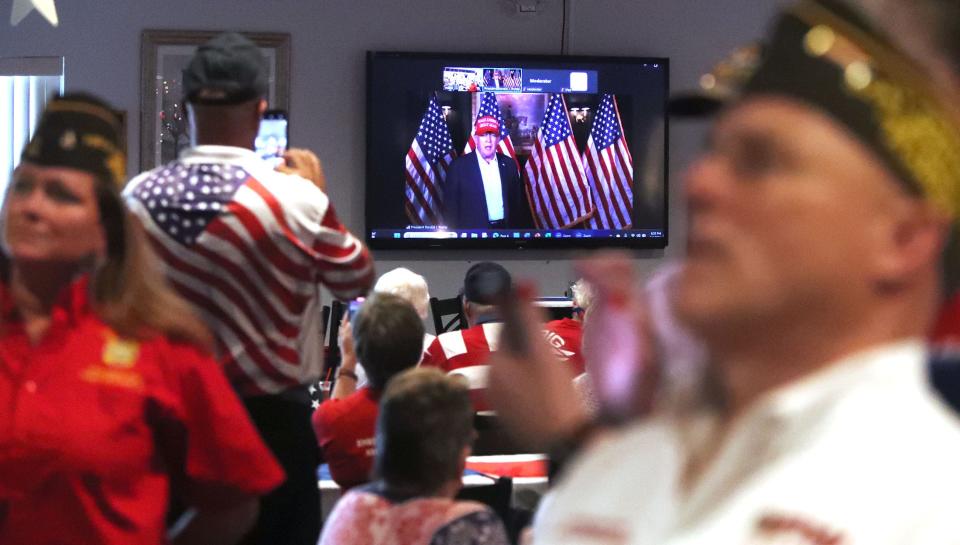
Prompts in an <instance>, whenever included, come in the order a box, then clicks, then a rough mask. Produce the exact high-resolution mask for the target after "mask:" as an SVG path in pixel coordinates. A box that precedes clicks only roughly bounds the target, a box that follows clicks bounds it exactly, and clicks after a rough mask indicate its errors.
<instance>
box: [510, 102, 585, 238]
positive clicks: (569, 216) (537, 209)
mask: <svg viewBox="0 0 960 545" xmlns="http://www.w3.org/2000/svg"><path fill="white" fill-rule="evenodd" d="M523 182H524V184H525V185H526V187H527V193H528V194H529V195H530V204H531V206H532V208H533V218H534V221H535V222H536V223H537V227H538V228H541V229H563V228H566V227H570V226H572V225H573V224H575V223H578V222H581V221H583V220H585V219H587V218H588V217H590V214H592V213H593V204H592V200H591V196H590V187H589V186H588V185H587V180H586V175H585V174H584V173H583V164H582V163H581V162H580V153H579V152H578V151H577V145H576V142H575V141H574V139H573V129H572V128H571V127H570V118H569V117H567V103H566V101H565V100H564V99H563V95H560V94H553V95H550V100H549V102H548V103H547V109H546V111H545V112H544V114H543V122H542V123H541V125H540V131H539V132H538V133H537V139H536V142H535V144H534V147H533V152H532V153H531V154H530V159H529V160H527V164H526V165H525V166H524V168H523Z"/></svg>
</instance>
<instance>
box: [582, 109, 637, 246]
mask: <svg viewBox="0 0 960 545" xmlns="http://www.w3.org/2000/svg"><path fill="white" fill-rule="evenodd" d="M583 166H584V172H585V173H586V175H587V181H588V182H589V183H590V189H591V190H592V191H593V207H594V209H595V210H596V213H595V214H594V215H593V217H592V218H590V221H589V222H588V225H589V227H590V228H592V229H627V228H629V227H631V226H632V225H633V221H632V219H631V218H632V213H633V159H632V158H631V157H630V148H629V147H628V146H627V140H626V138H624V136H623V124H622V123H621V122H620V110H619V109H617V99H616V98H615V97H614V96H613V95H609V94H607V95H603V98H602V99H601V100H600V107H599V108H597V113H596V115H595V116H594V118H593V127H591V129H590V138H589V139H587V150H586V152H585V153H584V154H583Z"/></svg>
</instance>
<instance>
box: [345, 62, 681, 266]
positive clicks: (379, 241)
mask: <svg viewBox="0 0 960 545" xmlns="http://www.w3.org/2000/svg"><path fill="white" fill-rule="evenodd" d="M378 58H401V59H402V58H408V59H421V60H422V59H438V60H439V59H449V61H450V62H451V63H457V62H458V61H466V60H470V61H474V62H475V61H477V60H478V59H482V60H483V62H487V61H488V60H489V62H491V63H492V64H493V63H498V61H502V63H500V64H504V63H506V64H511V63H512V64H522V63H523V62H529V61H533V62H544V63H551V62H560V63H571V62H584V63H597V64H603V63H609V64H626V63H629V64H643V63H647V64H650V63H659V64H662V65H663V75H664V77H663V84H664V89H663V97H664V103H663V111H664V119H663V138H664V143H663V226H662V229H658V230H657V231H659V232H662V237H646V238H641V237H639V236H638V237H629V236H627V237H621V238H616V237H598V238H575V237H571V238H545V237H542V236H541V237H540V238H512V237H507V238H504V237H500V238H496V239H494V238H489V237H488V238H475V239H474V238H464V239H461V238H447V239H432V238H418V239H394V238H384V237H380V238H375V237H372V236H371V234H372V231H373V230H374V229H377V230H383V231H390V230H391V229H390V228H384V227H382V226H372V225H371V224H370V218H371V216H372V210H371V207H372V203H371V201H370V199H368V198H367V191H368V190H369V189H370V187H371V184H372V181H371V180H370V175H369V172H368V171H369V167H370V165H371V163H372V162H373V161H375V160H382V156H381V155H378V154H377V153H376V150H374V149H373V144H372V142H371V139H372V134H373V131H374V127H373V120H372V119H371V115H370V112H371V111H372V107H371V106H372V103H373V94H372V92H371V87H372V82H371V80H372V78H371V71H372V67H373V62H374V61H375V60H376V59H378ZM365 77H366V93H367V95H366V101H365V104H366V123H365V126H366V134H365V135H364V142H365V145H366V153H365V155H364V161H365V162H364V184H363V207H364V218H363V225H364V236H363V239H364V242H365V243H366V244H367V246H369V247H370V248H371V249H375V250H522V249H543V250H557V251H568V250H577V249H599V248H629V249H637V250H662V249H664V248H666V247H667V245H668V244H669V240H670V233H669V227H668V226H669V214H670V207H669V204H670V171H669V164H670V163H669V156H670V153H669V149H670V118H669V115H668V114H667V112H668V110H667V103H668V100H669V95H670V59H669V57H616V56H593V55H549V54H545V55H531V54H518V55H511V54H502V53H446V52H434V53H431V52H423V51H419V52H414V51H367V55H366V71H365ZM458 231H460V230H458ZM510 231H521V232H525V231H529V230H520V229H516V230H514V229H511V230H510ZM540 231H541V232H545V231H547V230H546V229H544V230H540ZM552 231H557V230H552ZM641 231H642V230H631V231H622V232H623V233H640V232H641ZM557 241H561V242H557Z"/></svg>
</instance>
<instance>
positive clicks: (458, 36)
mask: <svg viewBox="0 0 960 545" xmlns="http://www.w3.org/2000/svg"><path fill="white" fill-rule="evenodd" d="M567 2H568V9H569V11H570V14H571V17H570V20H569V22H568V27H569V28H568V37H569V49H568V52H569V53H570V54H572V55H577V54H591V55H624V56H626V55H631V56H642V55H651V56H667V57H670V59H671V87H672V88H673V89H682V88H689V87H692V86H694V85H695V83H696V81H697V79H698V78H699V75H700V74H701V73H702V72H704V71H705V70H707V69H709V67H710V66H711V65H712V64H713V62H714V61H716V60H717V59H718V58H720V57H722V56H723V55H724V54H725V53H726V52H728V51H729V50H731V49H732V48H733V47H735V46H737V45H739V44H742V43H744V42H747V41H750V40H754V39H756V38H758V37H760V36H761V35H762V33H763V29H764V28H765V26H766V23H767V21H768V19H769V18H770V17H771V15H772V14H773V13H774V11H775V6H776V5H777V4H778V3H782V0H567ZM528 3H532V2H528ZM510 4H511V2H510V0H393V1H387V0H384V1H375V0H313V1H310V0H270V1H266V2H265V1H263V0H232V1H225V0H192V1H186V0H163V1H155V0H152V1H136V0H95V1H94V0H59V2H57V10H58V13H59V16H60V27H59V28H52V27H50V25H48V24H47V22H46V20H44V19H43V18H42V17H41V16H40V15H39V14H38V13H36V12H34V13H32V14H30V15H29V16H28V17H27V18H26V19H25V20H24V21H22V22H21V23H20V24H19V25H18V26H16V27H10V26H9V23H8V21H9V18H8V13H7V11H6V10H7V9H9V8H8V6H10V5H11V3H10V2H2V3H0V57H15V56H28V55H29V56H33V55H62V56H64V57H66V85H67V90H87V91H92V92H94V93H96V94H99V95H101V96H103V97H104V98H106V99H107V100H109V101H110V102H112V103H114V104H115V105H116V106H117V107H119V108H122V109H125V110H126V111H127V113H128V114H127V118H128V124H129V126H128V139H129V144H130V149H131V155H132V156H131V158H130V162H129V165H130V169H131V173H132V172H134V169H135V168H136V166H137V165H138V164H139V159H138V157H137V156H136V154H137V150H138V149H139V131H140V127H139V100H140V98H139V89H140V32H141V31H142V30H143V29H146V28H155V29H213V30H218V29H223V30H250V31H257V30H259V31H277V32H289V33H290V34H291V35H292V37H293V48H292V51H293V52H292V62H293V66H292V78H291V83H292V91H291V108H290V110H291V140H292V143H293V144H295V145H297V146H304V147H308V148H311V149H313V150H315V151H316V152H317V153H318V154H319V155H320V156H321V159H322V160H323V162H324V168H325V170H326V173H327V177H328V180H329V182H328V183H329V192H330V194H331V197H332V199H333V201H334V203H335V204H336V206H337V210H338V212H339V214H340V216H341V218H342V219H343V221H344V222H345V223H346V224H347V225H348V227H349V228H350V229H351V230H353V231H354V232H357V233H359V232H360V231H361V229H362V227H363V179H364V178H363V176H364V142H365V140H364V139H365V135H364V126H365V111H364V100H365V87H364V52H365V51H367V50H405V51H450V52H500V53H529V54H539V53H548V54H558V53H560V40H561V20H562V7H563V2H562V0H542V1H541V2H539V6H540V7H539V11H538V12H537V13H535V14H517V13H514V12H513V11H512V10H511V9H510ZM702 136H703V127H702V126H700V125H699V124H691V123H689V122H687V123H678V122H675V123H673V124H672V125H671V127H670V157H671V160H670V173H669V176H670V183H671V193H670V212H669V213H670V217H669V220H670V227H669V228H670V237H671V244H670V247H668V248H667V250H666V251H665V252H644V253H640V254H638V257H639V258H640V263H641V265H642V267H643V268H644V270H647V271H649V270H650V269H652V268H653V267H655V266H656V264H657V263H658V262H659V261H660V260H661V259H662V258H663V257H664V255H666V256H668V257H669V256H672V255H681V254H682V251H683V235H684V229H683V222H684V217H685V208H684V206H683V203H682V196H681V193H680V182H681V172H682V167H683V165H684V164H685V163H687V162H688V160H689V159H690V157H691V156H692V155H693V153H694V152H695V151H696V149H697V147H698V146H699V145H700V141H701V139H702ZM571 257H572V256H571V255H565V254H558V253H551V252H544V251H519V252H511V253H507V254H497V253H495V252H490V251H481V252H462V251H461V252H455V253H454V252H449V253H443V254H438V253H434V252H430V253H424V252H416V253H408V252H380V253H378V254H377V259H378V262H379V264H378V270H379V271H381V272H382V271H386V270H388V269H389V268H392V267H395V266H399V265H406V266H409V267H410V268H412V269H414V270H416V271H418V272H420V273H421V274H423V275H424V276H426V277H427V280H428V281H429V282H430V287H431V291H432V292H433V293H434V294H436V295H438V296H440V297H447V296H450V295H453V294H454V293H456V291H457V290H458V288H459V284H460V282H461V280H462V278H463V273H464V271H465V270H466V269H467V267H468V266H469V264H468V263H466V262H465V260H471V261H473V260H483V259H496V260H499V261H501V262H503V263H504V264H505V265H506V266H507V267H508V268H509V269H510V270H511V271H513V272H514V273H515V274H516V275H517V276H521V277H530V278H536V279H537V280H538V282H539V283H540V285H541V291H542V292H544V293H546V294H559V293H560V292H562V291H563V290H564V289H565V287H566V285H567V283H568V281H570V280H572V279H574V278H575V273H574V272H573V271H572V267H571V264H572V261H571Z"/></svg>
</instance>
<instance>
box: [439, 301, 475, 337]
mask: <svg viewBox="0 0 960 545" xmlns="http://www.w3.org/2000/svg"><path fill="white" fill-rule="evenodd" d="M430 314H432V315H433V330H434V332H435V333H436V334H437V335H439V334H441V333H446V332H447V331H456V330H458V329H466V328H467V317H466V316H465V315H464V314H463V302H462V301H461V300H460V297H451V298H449V299H438V298H436V297H431V298H430Z"/></svg>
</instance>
